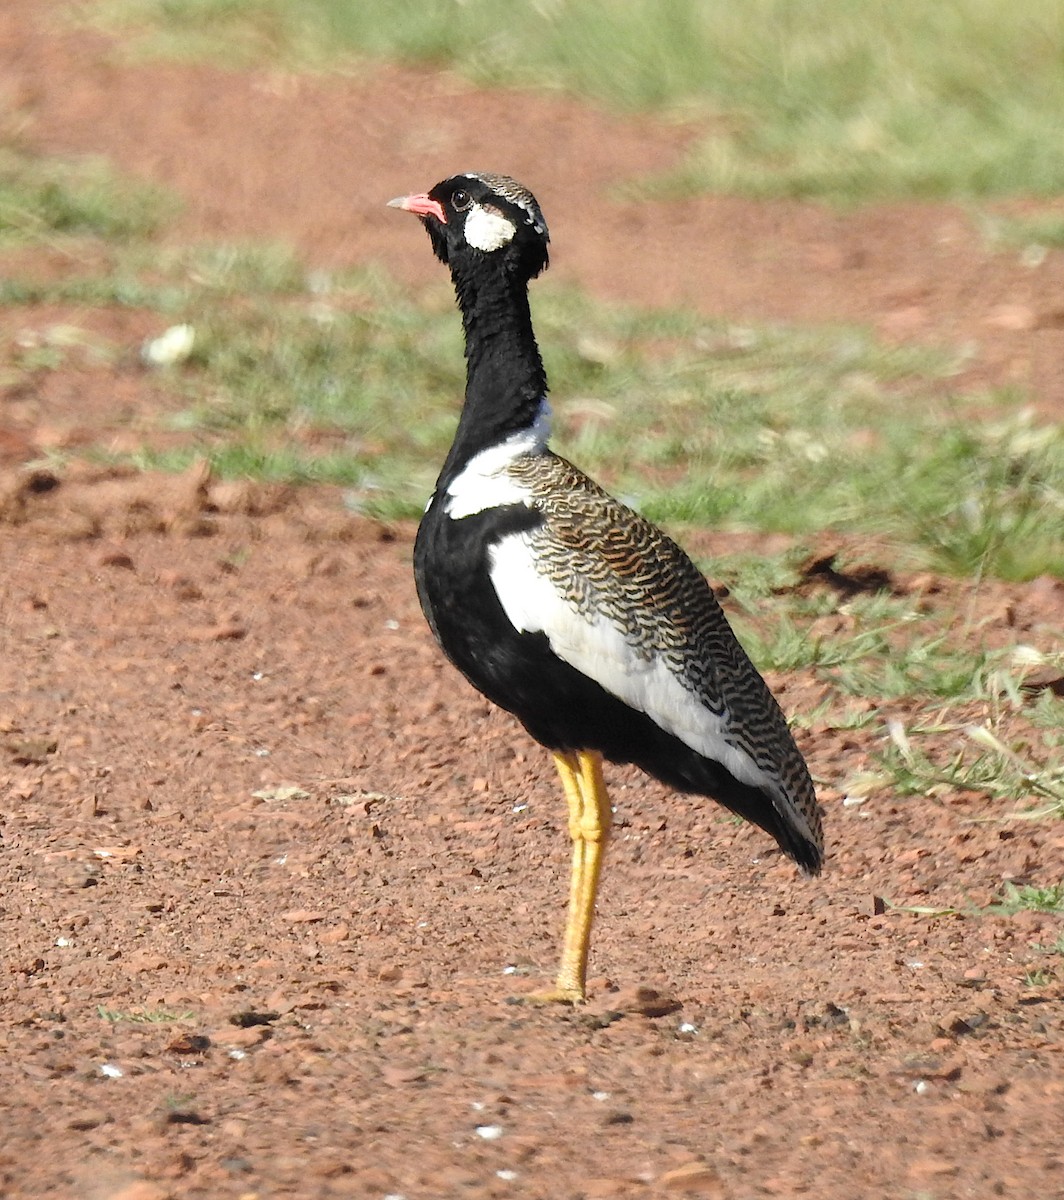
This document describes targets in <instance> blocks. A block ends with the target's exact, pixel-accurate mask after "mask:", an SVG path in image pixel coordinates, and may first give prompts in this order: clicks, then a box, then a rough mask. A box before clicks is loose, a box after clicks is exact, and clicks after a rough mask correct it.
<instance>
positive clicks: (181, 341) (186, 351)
mask: <svg viewBox="0 0 1064 1200" xmlns="http://www.w3.org/2000/svg"><path fill="white" fill-rule="evenodd" d="M195 344H196V331H195V329H193V328H192V326H191V325H171V326H170V328H169V329H167V330H165V331H164V332H163V333H160V334H159V336H158V337H155V338H149V339H148V341H146V342H145V343H144V345H143V346H142V347H141V351H140V353H141V357H142V358H143V359H144V361H145V362H146V363H147V364H148V365H149V366H151V367H172V366H173V365H174V363H179V362H184V360H185V359H186V358H188V356H189V355H190V354H191V353H192V347H193V346H194V345H195Z"/></svg>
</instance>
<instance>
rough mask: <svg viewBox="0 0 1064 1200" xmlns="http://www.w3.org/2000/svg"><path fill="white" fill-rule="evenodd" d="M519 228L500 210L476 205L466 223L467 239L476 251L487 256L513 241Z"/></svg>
mask: <svg viewBox="0 0 1064 1200" xmlns="http://www.w3.org/2000/svg"><path fill="white" fill-rule="evenodd" d="M516 232H517V226H516V225H515V224H514V223H513V221H511V220H510V218H509V217H504V216H503V215H502V213H501V212H499V211H498V209H495V208H486V207H485V206H484V205H482V204H474V205H473V207H472V208H471V209H470V211H469V216H468V217H466V221H465V239H466V241H467V242H468V243H469V244H470V245H471V246H472V247H473V248H474V249H476V250H483V251H484V253H485V254H488V253H490V252H491V251H492V250H499V249H501V248H502V247H503V246H505V245H506V244H507V243H508V242H512V241H513V237H514V234H515V233H516Z"/></svg>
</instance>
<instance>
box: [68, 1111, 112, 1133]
mask: <svg viewBox="0 0 1064 1200" xmlns="http://www.w3.org/2000/svg"><path fill="white" fill-rule="evenodd" d="M110 1120H111V1116H110V1114H109V1113H105V1112H104V1111H103V1109H100V1108H86V1109H82V1110H81V1111H80V1112H77V1113H75V1114H74V1115H73V1116H72V1117H70V1118H69V1119H68V1120H67V1123H66V1126H67V1129H74V1130H77V1131H78V1132H83V1131H84V1130H87V1129H96V1128H98V1127H99V1126H100V1125H106V1124H107V1123H108V1122H109V1121H110Z"/></svg>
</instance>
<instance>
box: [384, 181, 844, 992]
mask: <svg viewBox="0 0 1064 1200" xmlns="http://www.w3.org/2000/svg"><path fill="white" fill-rule="evenodd" d="M389 203H390V205H391V207H393V208H401V209H405V210H406V211H407V212H412V213H416V214H417V215H418V217H420V219H421V221H422V223H423V224H424V226H425V228H426V229H427V230H428V234H429V238H430V240H431V242H432V248H433V250H434V251H435V253H436V256H437V258H439V259H440V260H441V261H442V262H444V263H446V264H447V266H448V267H449V268H450V271H451V278H452V279H453V281H454V287H455V292H456V294H457V299H458V305H459V307H460V308H461V312H462V322H463V325H464V327H465V343H466V362H467V378H466V392H465V404H464V406H463V408H462V414H461V418H460V420H459V422H458V429H457V432H456V433H455V438H454V444H453V445H452V446H451V450H450V453H449V454H448V455H447V459H446V461H445V462H444V464H443V470H442V471H441V472H440V477H439V480H438V481H437V484H436V490H435V492H434V493H433V495H432V498H431V499H430V500H429V503H428V506H427V508H426V509H425V515H424V518H423V519H422V521H421V526H420V528H419V530H418V535H417V542H416V544H415V547H414V574H415V579H416V583H417V591H418V596H419V597H420V600H421V606H422V608H423V610H424V612H425V616H426V618H427V619H428V623H429V625H430V626H431V628H432V632H433V633H434V634H435V636H436V640H437V641H438V642H439V644H440V646H441V647H442V649H443V651H444V653H445V654H446V655H447V657H448V658H449V659H450V660H451V662H452V663H453V664H454V665H455V666H456V667H457V668H458V669H459V671H461V672H462V674H463V675H465V677H466V678H467V679H468V680H469V681H470V683H472V684H473V686H474V687H476V688H478V689H479V690H480V691H481V692H482V693H483V694H484V695H485V696H487V697H488V699H489V700H491V701H493V702H494V703H495V704H498V705H499V706H501V707H502V708H504V709H507V710H508V711H509V712H511V713H513V714H514V716H516V717H517V718H518V720H519V721H520V722H521V723H522V724H523V725H524V726H525V728H526V729H527V730H528V732H529V733H530V734H531V735H532V737H534V738H535V739H536V740H537V741H539V742H541V743H542V744H543V745H544V746H546V747H547V748H548V749H549V750H551V751H552V752H553V755H554V760H555V763H556V765H557V768H558V772H559V774H560V775H561V781H562V786H563V787H564V789H565V796H566V800H567V802H568V805H569V833H570V836H571V838H572V843H573V863H572V875H571V884H570V896H569V914H568V920H567V923H566V929H565V940H564V944H563V949H562V957H561V965H560V968H559V972H558V977H557V982H556V985H555V987H554V988H553V989H552V990H550V991H548V992H545V993H542V994H541V996H540V998H541V999H548V1000H559V1001H566V1002H570V1003H572V1002H576V1001H581V1000H583V999H584V997H585V980H586V974H587V960H588V949H589V945H590V937H591V924H592V920H593V917H594V910H595V897H596V893H597V889H598V881H599V874H600V871H601V866H602V856H603V853H604V851H605V848H606V842H607V840H608V838H609V832H610V824H611V808H610V801H609V798H608V796H607V793H606V787H605V784H604V782H603V776H602V760H603V759H604V758H605V759H608V760H610V761H611V762H616V763H635V764H636V765H637V766H639V767H641V768H642V769H643V770H644V771H646V772H648V773H649V774H650V775H653V776H654V777H655V778H657V779H660V780H662V781H663V782H664V783H666V784H668V785H669V786H671V787H673V788H675V789H677V790H678V791H681V792H688V793H694V794H697V795H701V796H709V797H712V798H713V799H714V800H717V801H719V802H720V803H721V804H723V805H724V806H725V807H727V808H729V809H731V810H732V812H735V813H738V814H739V815H740V816H742V817H745V818H746V819H747V820H748V821H752V822H753V823H754V824H755V825H759V826H760V827H761V828H762V829H764V830H765V831H766V832H768V833H770V834H771V835H772V836H773V837H774V838H775V839H776V841H777V842H778V843H779V844H780V846H781V848H782V849H783V851H784V852H785V853H786V854H788V855H789V856H790V857H791V858H793V859H794V860H795V862H797V863H798V865H799V866H800V867H801V868H803V870H804V871H806V872H808V873H811V874H815V873H817V872H818V871H819V870H820V865H821V860H822V857H823V838H822V834H821V823H820V813H819V809H818V806H817V801H816V796H815V794H814V790H813V784H812V781H811V780H810V778H809V772H808V770H807V769H806V765H805V761H804V760H803V758H802V755H801V753H800V751H799V750H798V747H797V746H796V745H795V744H794V740H793V738H792V737H791V734H790V731H789V730H788V728H787V722H786V720H785V719H784V716H783V713H782V712H781V711H780V708H779V706H778V705H777V703H776V701H775V699H774V698H773V696H772V694H771V692H770V691H769V689H768V687H767V685H766V684H765V681H764V680H763V679H762V678H761V676H760V675H759V674H758V672H757V669H756V668H755V667H754V665H753V663H751V661H750V659H749V658H748V657H747V656H746V654H745V653H744V651H743V649H742V647H741V646H740V645H739V643H738V641H736V639H735V635H734V634H733V633H732V631H731V628H730V626H729V625H728V622H727V619H726V618H725V616H724V614H723V613H722V612H721V609H720V606H719V605H718V604H717V601H716V598H715V597H714V595H713V592H712V590H711V589H710V586H709V584H708V583H707V582H706V580H705V579H704V578H703V576H702V575H701V573H700V572H699V571H698V569H697V568H696V567H695V566H694V564H693V563H692V562H691V560H690V559H689V558H688V557H687V555H686V554H685V553H684V552H683V551H682V550H681V549H680V547H679V546H677V545H676V543H675V542H673V541H672V540H671V539H670V538H669V537H667V536H666V535H665V534H664V533H662V532H661V530H659V529H657V528H655V527H654V526H653V525H652V524H651V523H650V522H649V521H647V520H645V519H644V518H643V517H641V516H639V515H638V514H637V513H635V512H633V511H632V510H631V509H629V508H627V507H626V506H625V505H623V504H621V503H620V502H619V501H617V500H615V499H613V497H612V496H610V495H608V494H607V493H606V492H605V491H603V490H602V488H600V487H599V486H598V485H597V484H596V483H594V482H593V481H592V480H591V479H589V478H588V477H587V476H586V475H584V474H583V473H582V472H581V471H579V470H578V469H577V468H576V467H574V466H573V465H572V464H571V463H569V462H567V461H566V460H565V459H564V458H560V457H559V456H558V455H556V454H554V453H552V451H551V450H550V449H549V448H548V445H547V438H548V434H549V430H550V408H549V406H548V404H547V379H546V375H545V373H544V370H543V362H542V359H541V358H540V354H539V349H538V347H537V345H536V338H535V335H534V333H533V330H532V320H531V315H530V313H529V306H528V283H529V280H531V279H534V278H535V277H536V276H537V275H539V273H540V272H541V271H543V270H544V268H545V267H546V266H547V243H548V240H549V238H548V233H547V224H546V222H545V221H544V219H543V214H542V213H541V212H540V209H539V205H538V204H537V203H536V200H535V197H534V196H533V195H532V194H531V192H529V191H528V189H527V188H525V187H523V186H522V185H521V184H519V183H517V182H516V181H515V180H513V179H510V178H508V177H507V176H504V175H494V174H486V173H482V172H475V173H474V172H467V173H465V174H461V175H454V176H452V177H451V178H450V179H445V180H444V181H443V182H442V183H438V184H437V185H436V186H435V187H434V188H433V189H432V190H431V191H429V192H423V193H418V194H415V195H410V196H403V197H399V198H398V199H396V200H392V201H390V202H389Z"/></svg>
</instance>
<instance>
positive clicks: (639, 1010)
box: [609, 985, 683, 1017]
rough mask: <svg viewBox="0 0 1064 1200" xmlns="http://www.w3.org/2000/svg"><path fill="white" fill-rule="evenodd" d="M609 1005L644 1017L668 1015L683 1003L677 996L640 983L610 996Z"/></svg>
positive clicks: (681, 1006)
mask: <svg viewBox="0 0 1064 1200" xmlns="http://www.w3.org/2000/svg"><path fill="white" fill-rule="evenodd" d="M609 1007H610V1008H611V1009H614V1010H615V1011H617V1012H624V1013H636V1014H638V1015H639V1016H643V1017H667V1016H669V1015H670V1014H671V1013H674V1012H679V1011H680V1009H681V1008H683V1005H682V1004H681V1003H680V1001H679V1000H677V999H676V998H675V996H669V995H666V994H665V993H664V992H659V991H658V990H657V989H656V988H652V987H646V986H643V985H640V986H638V987H629V988H622V989H621V991H619V992H618V993H617V994H616V995H615V996H611V997H609Z"/></svg>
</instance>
